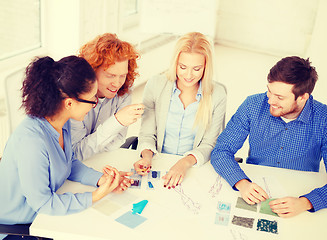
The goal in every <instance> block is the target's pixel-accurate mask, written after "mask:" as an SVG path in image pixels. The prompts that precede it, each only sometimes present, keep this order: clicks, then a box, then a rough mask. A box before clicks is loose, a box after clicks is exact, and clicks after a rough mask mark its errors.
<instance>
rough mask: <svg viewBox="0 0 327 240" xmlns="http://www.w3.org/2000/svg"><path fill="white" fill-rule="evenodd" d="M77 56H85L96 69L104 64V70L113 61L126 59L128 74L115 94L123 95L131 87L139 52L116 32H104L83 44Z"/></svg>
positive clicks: (135, 73) (136, 74) (135, 74)
mask: <svg viewBox="0 0 327 240" xmlns="http://www.w3.org/2000/svg"><path fill="white" fill-rule="evenodd" d="M79 56H80V57H83V58H85V59H86V60H87V61H88V62H89V64H90V65H91V66H92V67H93V69H94V71H96V70H97V69H98V68H99V67H100V66H102V65H104V69H105V70H106V69H107V68H108V67H109V66H110V65H113V64H115V62H121V61H125V60H128V74H127V76H126V81H125V83H124V84H123V86H122V87H121V88H120V89H119V90H118V93H117V95H118V96H123V95H124V94H125V93H127V92H128V91H129V89H130V88H131V87H132V85H133V83H134V80H135V77H136V76H138V73H137V72H136V69H137V63H136V60H137V59H138V58H139V54H138V53H137V51H136V50H135V48H134V47H133V46H132V45H131V44H130V43H128V42H125V41H121V40H120V39H118V38H117V36H116V34H111V33H104V34H102V35H99V36H97V37H96V38H95V39H93V40H91V41H90V42H88V43H86V44H85V45H83V46H82V47H81V48H80V50H79Z"/></svg>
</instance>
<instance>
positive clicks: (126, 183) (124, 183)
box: [114, 171, 134, 193]
mask: <svg viewBox="0 0 327 240" xmlns="http://www.w3.org/2000/svg"><path fill="white" fill-rule="evenodd" d="M132 175H133V172H122V171H119V185H118V187H116V188H115V189H114V192H115V193H122V192H124V191H125V190H126V189H127V188H129V187H130V186H131V185H132V184H133V183H134V180H133V179H129V178H127V177H129V176H132Z"/></svg>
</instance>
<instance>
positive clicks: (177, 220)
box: [30, 149, 327, 240]
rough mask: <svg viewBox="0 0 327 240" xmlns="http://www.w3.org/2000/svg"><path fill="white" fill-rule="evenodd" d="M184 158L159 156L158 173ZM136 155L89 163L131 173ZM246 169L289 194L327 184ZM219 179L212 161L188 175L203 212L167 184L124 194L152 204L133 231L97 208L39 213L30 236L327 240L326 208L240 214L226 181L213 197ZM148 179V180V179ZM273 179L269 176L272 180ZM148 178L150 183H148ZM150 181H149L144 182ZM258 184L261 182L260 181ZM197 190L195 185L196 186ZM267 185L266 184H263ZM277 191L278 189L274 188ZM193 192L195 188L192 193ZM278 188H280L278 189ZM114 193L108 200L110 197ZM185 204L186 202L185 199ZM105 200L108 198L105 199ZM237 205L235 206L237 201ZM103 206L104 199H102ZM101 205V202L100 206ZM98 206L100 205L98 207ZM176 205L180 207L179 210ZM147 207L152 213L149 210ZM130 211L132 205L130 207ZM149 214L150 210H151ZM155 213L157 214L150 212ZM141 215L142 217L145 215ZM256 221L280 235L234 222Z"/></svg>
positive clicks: (318, 178)
mask: <svg viewBox="0 0 327 240" xmlns="http://www.w3.org/2000/svg"><path fill="white" fill-rule="evenodd" d="M179 158H180V156H174V155H167V154H159V155H158V156H157V157H156V158H155V159H154V160H153V168H152V169H153V170H161V171H162V172H161V173H164V172H165V171H166V170H168V169H169V168H170V167H171V166H172V165H173V164H174V163H175V162H176V160H178V159H179ZM138 159H139V157H138V155H137V152H136V151H134V150H128V149H119V150H117V151H113V152H109V153H103V154H98V155H96V156H94V157H93V158H91V159H89V160H86V161H84V163H85V164H86V165H88V166H91V167H93V168H94V169H96V170H99V171H101V169H102V167H103V166H104V165H106V164H109V165H111V166H114V167H116V168H117V169H118V170H124V171H129V170H130V169H131V168H132V167H133V163H134V162H135V161H136V160H138ZM241 167H242V169H243V170H244V171H245V172H246V173H247V174H248V176H249V177H250V178H251V179H252V178H257V179H259V180H260V179H262V177H263V176H265V177H267V176H269V177H270V178H271V179H273V180H276V181H277V182H278V183H281V185H282V188H283V189H284V190H285V192H286V194H287V195H288V196H300V195H302V194H305V193H307V192H309V191H311V190H312V189H314V188H316V187H320V186H323V185H324V184H325V183H326V182H327V176H326V174H325V173H324V172H320V173H313V172H300V171H292V170H287V169H279V168H270V167H264V166H255V165H250V164H245V163H243V164H241ZM217 177H218V175H217V174H216V173H215V171H214V169H213V168H212V166H211V164H210V163H207V164H205V165H204V166H202V167H200V168H192V169H191V170H190V171H189V172H188V173H187V175H186V177H185V179H184V181H183V183H182V186H183V188H184V190H185V191H186V190H189V192H187V193H186V194H188V195H189V196H191V197H192V198H193V197H194V198H193V199H195V200H194V201H195V202H198V203H200V204H201V209H200V211H199V214H194V212H192V211H190V210H189V209H187V208H186V207H185V206H184V205H183V202H182V201H181V198H180V197H181V196H180V195H179V194H178V193H176V191H175V190H172V189H171V190H166V189H164V188H163V187H162V185H161V184H162V183H156V185H155V190H148V189H146V188H145V186H142V188H141V189H128V190H127V192H126V193H122V195H121V196H118V197H124V194H127V195H125V196H126V197H127V196H128V195H133V196H137V197H139V199H138V200H143V199H147V200H149V204H148V205H147V206H146V207H145V209H144V212H143V213H147V214H149V216H150V217H148V220H147V221H146V222H144V224H141V225H140V226H138V227H136V228H135V229H129V228H128V227H126V226H124V225H122V224H120V223H117V222H116V221H114V218H113V217H111V216H108V215H105V214H103V213H101V212H100V211H98V210H96V209H95V208H94V207H91V208H89V209H87V210H85V211H83V212H80V213H77V214H72V215H67V216H48V215H44V214H39V215H38V216H37V217H36V219H35V221H34V222H33V224H32V226H31V228H30V232H31V234H32V235H38V236H44V237H51V238H54V239H55V240H60V239H68V240H74V239H78V240H83V239H92V240H93V239H95V240H97V239H99V240H100V239H130V238H133V239H142V240H143V239H270V238H271V239H288V240H289V239H297V240H300V239H315V240H317V239H326V238H327V227H326V221H327V210H326V209H324V210H321V211H318V212H316V213H309V212H304V213H302V214H300V215H298V216H296V217H293V218H289V219H282V218H278V217H272V216H270V215H267V217H266V216H265V215H263V214H260V213H259V212H254V213H253V212H251V213H249V211H246V210H239V209H236V208H235V202H236V199H237V198H238V197H239V193H238V192H236V191H234V190H232V189H231V187H230V186H229V185H228V184H227V183H226V182H225V181H224V180H221V181H220V182H219V183H221V184H222V188H221V191H220V192H219V193H218V194H216V196H215V197H212V196H211V195H210V194H209V191H210V189H211V188H212V187H213V186H214V183H215V181H216V179H219V178H217ZM144 178H145V177H144ZM267 179H268V177H267ZM144 180H145V179H144ZM145 183H147V181H146V182H145ZM258 183H259V182H258ZM193 186H194V187H193ZM263 187H264V186H263ZM271 187H272V188H275V187H276V186H271ZM192 188H193V190H194V191H193V190H192ZM277 189H278V188H277ZM93 190H94V188H93V187H91V186H84V185H82V184H79V183H76V182H71V181H66V182H65V184H64V185H63V186H62V187H61V188H60V189H59V190H58V192H59V193H64V192H74V193H76V192H85V191H93ZM110 197H112V196H110V194H109V195H108V197H106V198H105V199H110ZM184 200H185V199H184ZM102 201H104V199H102ZM218 201H226V202H231V209H232V211H231V212H230V220H229V224H228V226H219V225H216V224H214V221H215V220H214V219H215V214H216V213H215V212H217V203H218ZM233 201H234V202H233ZM100 202H101V201H100ZM100 202H99V203H96V204H100ZM94 206H96V205H94ZM128 207H129V205H126V206H125V207H124V208H123V210H122V212H126V209H128ZM174 207H175V208H174ZM147 208H148V210H147ZM129 210H131V207H130V209H129ZM146 211H148V212H146ZM151 211H152V212H151ZM143 213H142V214H141V216H142V215H143ZM234 214H235V215H238V216H245V217H251V216H253V217H254V218H256V219H258V218H262V217H264V218H265V219H271V220H274V219H276V220H277V222H278V231H279V234H272V233H266V232H259V231H256V226H254V227H253V229H247V228H244V227H239V226H236V225H233V224H232V223H231V219H232V217H233V215H234Z"/></svg>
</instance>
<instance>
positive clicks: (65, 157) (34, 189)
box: [0, 116, 102, 224]
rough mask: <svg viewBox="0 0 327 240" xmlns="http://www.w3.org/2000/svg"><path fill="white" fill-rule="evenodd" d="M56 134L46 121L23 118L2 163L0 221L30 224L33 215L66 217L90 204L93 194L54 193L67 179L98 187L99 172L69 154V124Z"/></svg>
mask: <svg viewBox="0 0 327 240" xmlns="http://www.w3.org/2000/svg"><path fill="white" fill-rule="evenodd" d="M62 130H63V138H64V149H65V151H63V149H62V148H61V147H60V145H59V133H58V132H57V131H56V130H55V129H54V128H53V127H52V126H51V124H50V123H49V122H48V121H47V120H45V119H43V118H42V119H39V118H32V117H29V116H28V117H26V118H25V119H24V120H23V121H22V123H21V124H20V125H19V126H18V127H17V129H16V130H15V131H14V133H13V134H12V135H11V136H10V138H9V140H8V142H7V144H6V147H5V150H4V154H3V157H2V160H1V162H0V223H1V224H20V223H22V224H23V223H31V222H32V221H33V220H34V218H35V217H36V215H37V213H45V214H50V215H65V214H70V213H76V212H79V211H81V210H83V209H85V208H87V207H89V206H91V204H92V193H91V192H87V193H77V194H72V193H64V194H56V191H57V190H58V189H59V188H60V187H61V186H62V185H63V183H64V182H65V181H66V179H69V180H72V181H77V182H81V183H82V184H88V185H93V186H96V184H97V182H98V180H99V178H100V177H101V176H102V174H101V173H100V172H97V171H95V170H93V169H91V168H88V167H86V166H85V165H84V164H83V163H81V162H80V161H78V160H77V159H75V158H74V156H73V151H72V147H71V135H70V122H69V121H67V122H66V123H65V125H64V127H63V129H62Z"/></svg>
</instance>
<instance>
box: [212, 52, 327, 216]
mask: <svg viewBox="0 0 327 240" xmlns="http://www.w3.org/2000/svg"><path fill="white" fill-rule="evenodd" d="M317 78H318V76H317V73H316V70H315V68H314V67H312V66H311V65H310V62H309V60H308V59H307V60H305V59H302V58H299V57H286V58H283V59H281V60H280V61H279V62H277V64H276V65H275V66H274V67H273V68H272V69H271V70H270V72H269V74H268V85H267V88H268V91H267V92H266V93H261V94H256V95H252V96H249V97H248V98H247V99H246V100H245V101H244V102H243V103H242V105H241V106H240V107H239V108H238V110H237V111H236V113H235V114H234V116H233V117H232V118H231V120H230V121H229V123H228V124H227V126H226V129H225V130H224V131H223V132H222V134H221V135H220V136H219V137H218V139H217V143H216V146H215V148H214V150H213V151H212V153H211V164H212V165H213V167H214V168H215V170H216V172H217V173H218V174H220V175H221V176H222V177H224V178H225V179H226V181H227V182H228V183H229V184H230V185H231V186H232V187H233V188H234V189H235V190H239V191H240V193H241V195H242V197H243V199H244V200H245V201H246V202H247V203H248V204H255V203H259V202H261V201H264V200H266V199H267V198H268V195H267V193H266V192H265V191H264V190H263V189H262V188H261V187H260V186H258V185H257V184H255V183H253V182H251V180H250V179H249V178H248V177H247V175H246V174H245V173H244V172H243V171H242V169H241V168H240V166H239V165H238V163H237V162H236V161H235V160H234V155H235V153H236V152H237V150H238V149H240V148H241V147H242V145H243V143H244V141H245V140H246V138H247V137H248V136H249V144H250V153H249V157H248V159H247V163H251V164H258V165H265V166H271V167H280V168H288V169H293V170H301V171H315V172H318V171H319V166H320V161H321V159H322V158H323V159H324V162H325V167H326V165H327V106H326V105H324V104H322V103H320V102H318V101H316V100H314V99H313V97H312V96H311V93H312V91H313V89H314V86H315V83H316V81H317ZM270 206H271V208H272V210H273V211H274V212H275V213H277V214H278V215H279V216H281V217H291V216H294V215H297V214H299V213H301V212H304V211H306V210H309V211H311V212H315V211H318V210H320V209H322V208H326V207H327V185H325V186H323V187H321V188H316V189H314V190H313V191H311V192H310V193H308V194H305V195H304V196H300V197H285V198H280V199H276V200H274V201H271V202H270Z"/></svg>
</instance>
